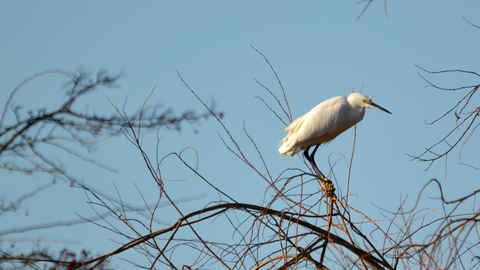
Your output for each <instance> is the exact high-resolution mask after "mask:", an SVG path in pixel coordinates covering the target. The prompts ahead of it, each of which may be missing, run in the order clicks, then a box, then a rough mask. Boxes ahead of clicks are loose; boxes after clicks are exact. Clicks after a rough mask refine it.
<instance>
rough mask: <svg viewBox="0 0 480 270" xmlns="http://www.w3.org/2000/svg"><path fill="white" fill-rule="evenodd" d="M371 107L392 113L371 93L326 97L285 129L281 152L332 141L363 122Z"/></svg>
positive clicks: (295, 150)
mask: <svg viewBox="0 0 480 270" xmlns="http://www.w3.org/2000/svg"><path fill="white" fill-rule="evenodd" d="M369 107H370V108H378V109H381V110H383V111H386V112H388V113H390V112H389V111H387V110H385V109H384V108H382V107H380V106H378V105H376V104H375V103H373V102H371V100H370V98H369V97H368V96H366V95H363V94H359V93H352V94H350V95H349V96H348V98H347V97H344V96H338V97H334V98H331V99H329V100H326V101H324V102H322V103H320V104H318V105H317V106H316V107H315V108H313V109H312V110H311V111H309V112H308V113H306V114H305V115H304V116H302V117H299V118H297V119H296V120H295V121H293V122H292V123H291V124H290V125H289V126H288V127H287V128H285V131H288V135H287V136H286V137H285V138H284V139H283V141H282V145H281V146H280V148H279V149H278V152H279V153H280V154H282V155H285V156H293V155H295V154H296V153H298V152H300V151H302V150H304V149H306V148H308V147H310V146H313V145H319V144H324V143H328V142H329V141H331V140H333V139H335V138H336V137H337V136H338V135H340V134H341V133H342V132H344V131H346V130H347V129H349V128H351V127H352V126H354V125H355V124H357V123H358V122H360V121H361V120H362V119H363V116H364V115H365V108H369Z"/></svg>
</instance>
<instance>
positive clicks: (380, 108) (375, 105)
mask: <svg viewBox="0 0 480 270" xmlns="http://www.w3.org/2000/svg"><path fill="white" fill-rule="evenodd" d="M370 105H372V106H373V107H374V108H377V109H379V110H382V111H384V112H386V113H389V114H392V113H391V112H390V111H389V110H387V109H385V108H383V107H382V106H380V105H377V104H375V103H373V102H370Z"/></svg>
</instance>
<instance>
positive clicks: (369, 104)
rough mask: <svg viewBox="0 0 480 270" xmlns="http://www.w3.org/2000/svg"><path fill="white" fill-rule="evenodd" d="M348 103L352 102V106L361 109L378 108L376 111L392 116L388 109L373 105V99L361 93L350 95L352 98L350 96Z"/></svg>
mask: <svg viewBox="0 0 480 270" xmlns="http://www.w3.org/2000/svg"><path fill="white" fill-rule="evenodd" d="M348 102H350V104H351V105H352V106H358V107H361V108H376V109H379V110H382V111H384V112H386V113H389V114H392V113H391V112H389V111H388V110H387V109H385V108H383V107H382V106H380V105H377V104H375V103H373V101H372V97H369V96H366V95H363V94H360V93H352V94H350V96H348Z"/></svg>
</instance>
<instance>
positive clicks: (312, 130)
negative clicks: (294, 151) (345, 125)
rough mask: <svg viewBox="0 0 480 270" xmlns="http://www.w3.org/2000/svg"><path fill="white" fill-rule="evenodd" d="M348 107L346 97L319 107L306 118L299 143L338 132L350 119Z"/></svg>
mask: <svg viewBox="0 0 480 270" xmlns="http://www.w3.org/2000/svg"><path fill="white" fill-rule="evenodd" d="M348 105H349V104H348V101H347V100H346V98H345V97H336V98H332V99H330V100H327V101H325V102H322V103H320V104H319V105H317V106H316V107H315V108H313V109H312V110H311V111H310V112H308V113H307V114H306V115H305V116H304V117H305V119H304V122H303V124H302V126H301V127H300V128H299V130H298V136H297V141H298V142H303V141H307V140H311V139H313V138H319V137H322V136H324V135H326V134H331V133H336V132H338V130H337V128H338V127H339V126H340V124H341V123H342V122H343V121H344V119H345V118H346V117H348V114H349V107H350V106H348ZM342 131H343V130H342ZM342 131H340V132H342Z"/></svg>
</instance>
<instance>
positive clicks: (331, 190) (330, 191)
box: [303, 145, 335, 197]
mask: <svg viewBox="0 0 480 270" xmlns="http://www.w3.org/2000/svg"><path fill="white" fill-rule="evenodd" d="M318 146H319V145H315V148H314V149H313V151H312V154H310V155H309V154H308V150H310V146H309V147H307V149H305V151H304V152H303V155H304V156H305V158H306V159H307V160H308V162H310V165H312V167H313V171H315V174H316V175H317V177H318V178H319V179H320V181H321V182H322V187H324V189H325V195H326V196H327V197H335V187H334V186H333V183H332V181H330V180H328V178H327V177H325V175H323V173H322V172H321V171H320V170H319V169H318V167H317V164H316V163H315V159H314V157H315V153H316V152H317V150H318Z"/></svg>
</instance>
